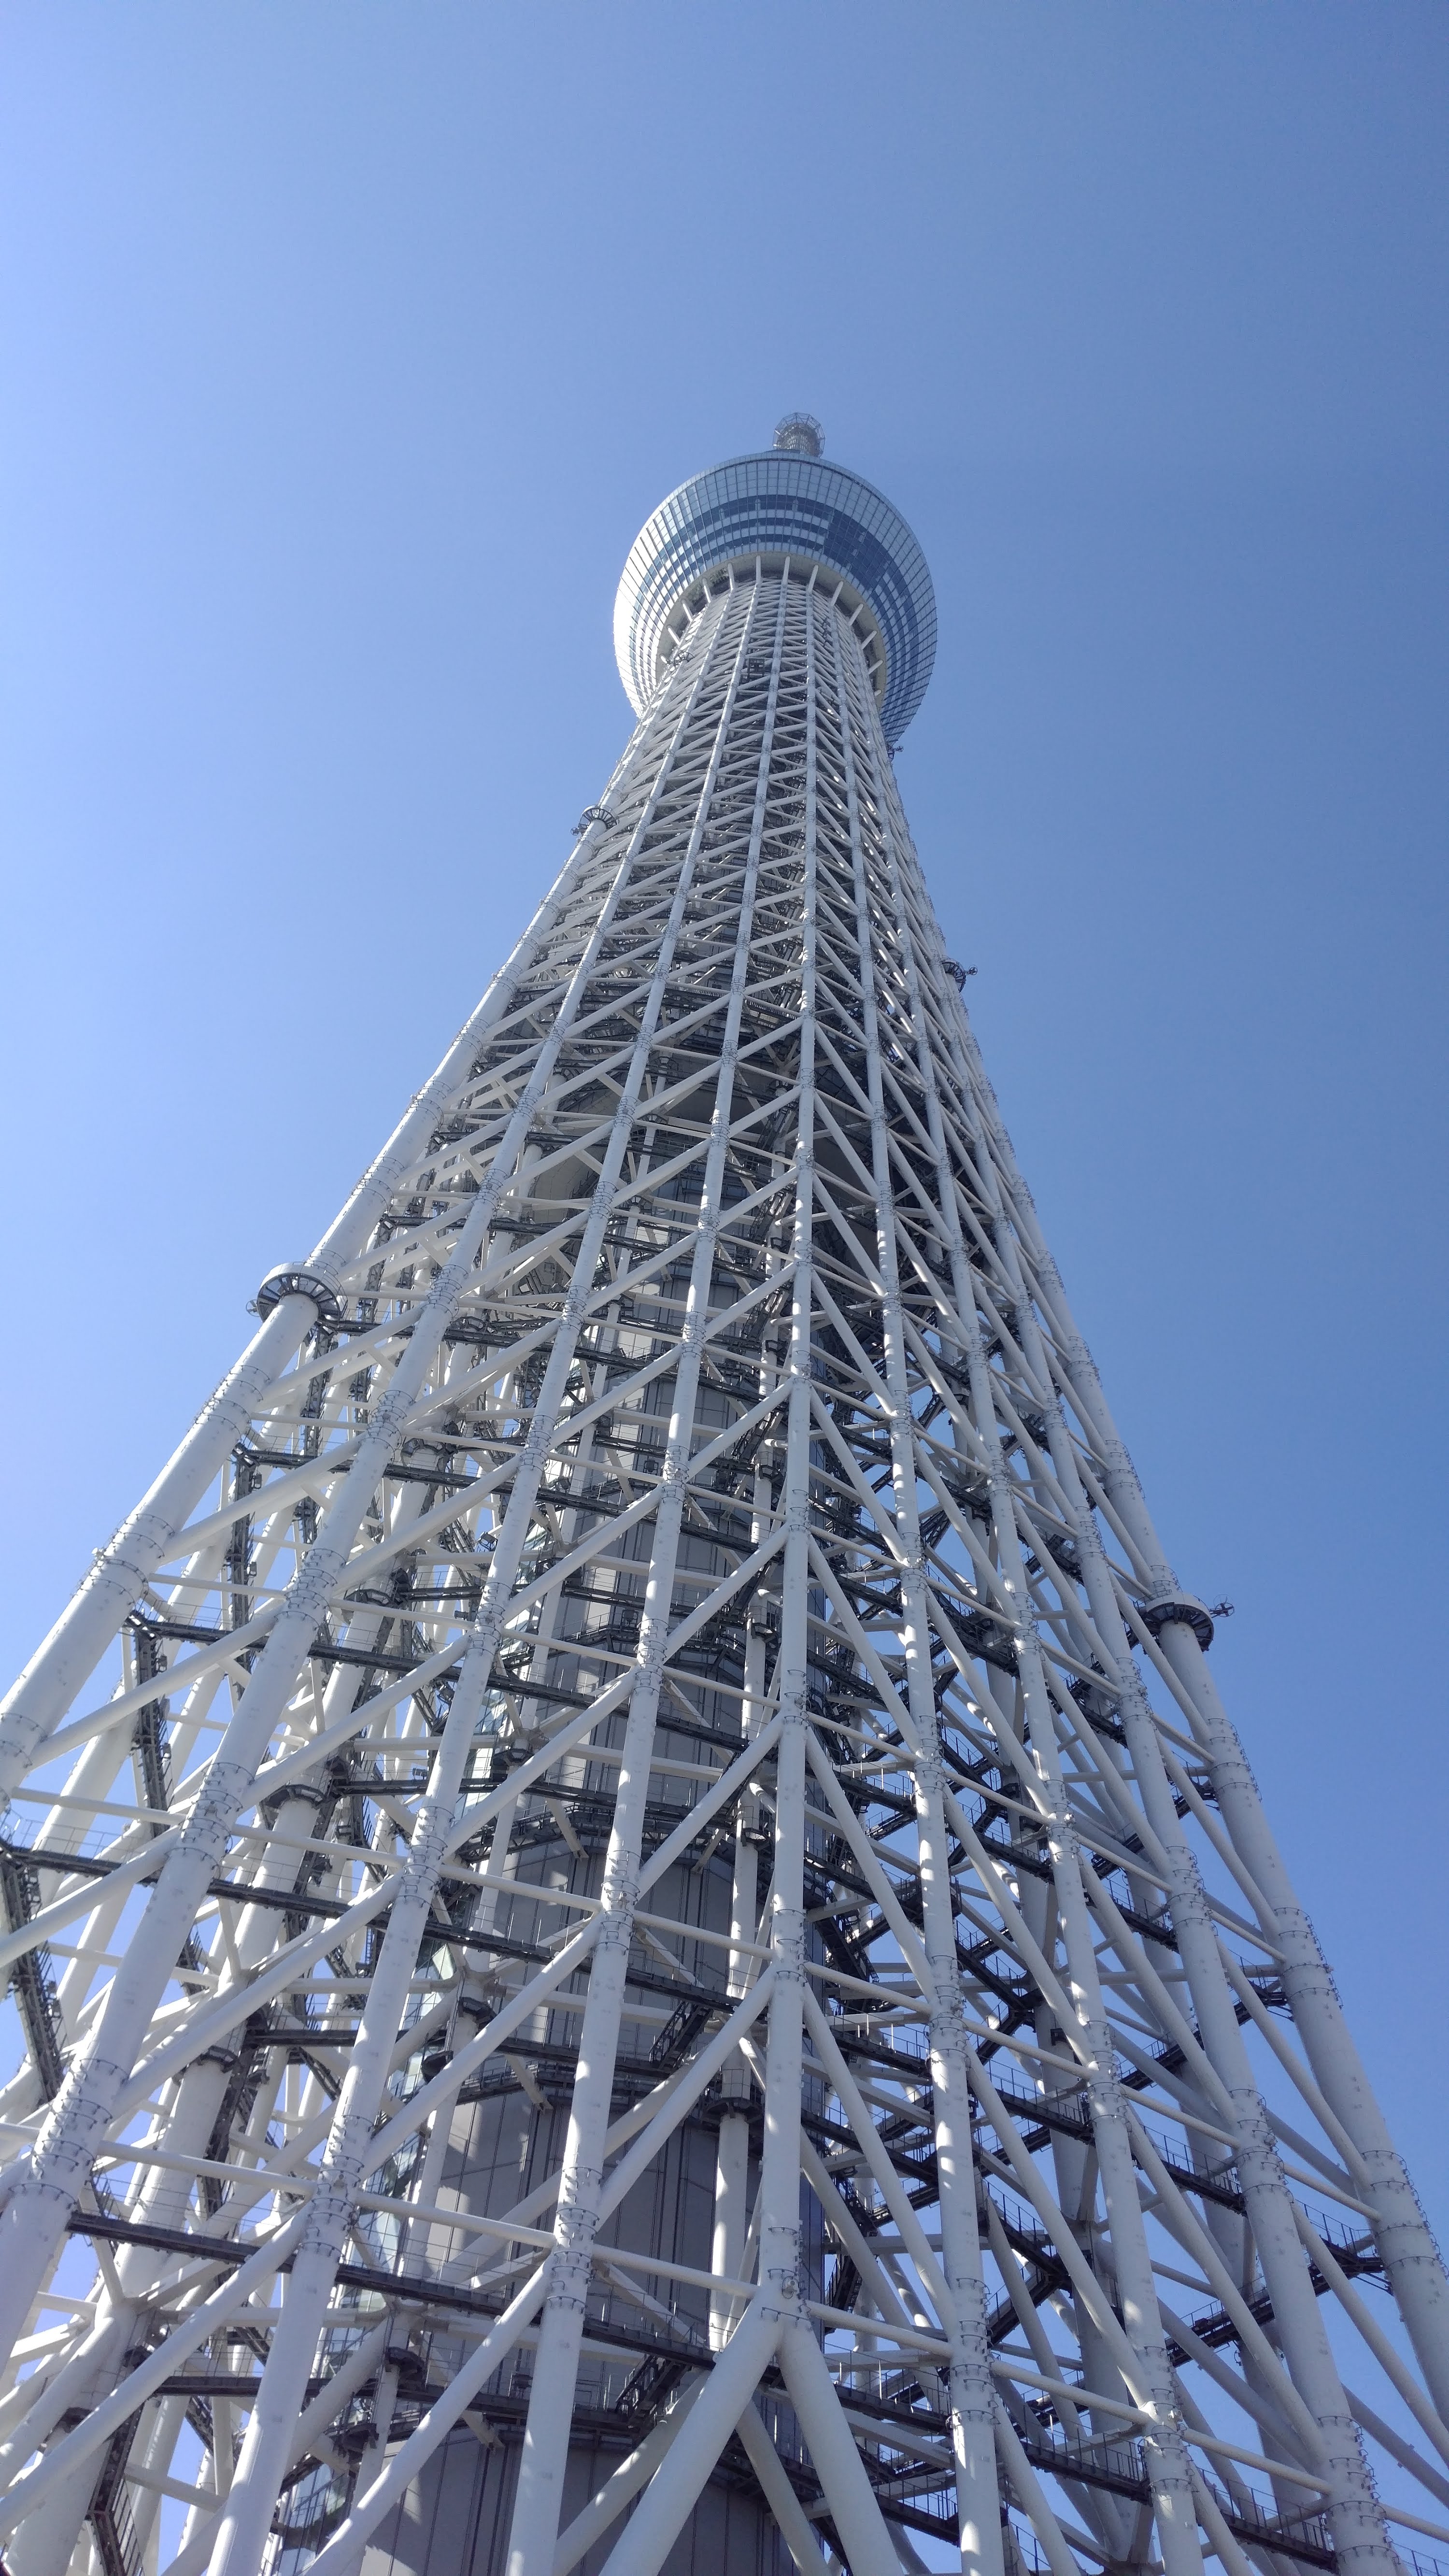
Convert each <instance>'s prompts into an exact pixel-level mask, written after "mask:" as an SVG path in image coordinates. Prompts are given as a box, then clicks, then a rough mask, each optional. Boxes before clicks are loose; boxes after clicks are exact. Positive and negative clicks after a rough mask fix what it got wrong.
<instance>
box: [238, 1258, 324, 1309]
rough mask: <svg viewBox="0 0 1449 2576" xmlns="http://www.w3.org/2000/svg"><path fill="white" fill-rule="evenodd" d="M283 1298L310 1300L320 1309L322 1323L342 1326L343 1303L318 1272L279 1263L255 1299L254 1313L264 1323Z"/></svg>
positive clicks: (267, 1277)
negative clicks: (304, 1298) (308, 1298)
mask: <svg viewBox="0 0 1449 2576" xmlns="http://www.w3.org/2000/svg"><path fill="white" fill-rule="evenodd" d="M284 1297H310V1298H311V1300H312V1303H313V1305H314V1306H315V1307H316V1309H317V1321H318V1323H319V1324H340V1323H341V1321H342V1300H341V1298H340V1297H339V1296H338V1294H337V1291H336V1289H335V1288H334V1287H333V1286H332V1284H331V1282H330V1280H326V1279H324V1278H322V1276H321V1275H320V1273H319V1272H317V1271H315V1270H304V1269H303V1268H301V1266H300V1265H299V1264H298V1263H296V1262H288V1261H279V1262H278V1264H277V1267H276V1269H275V1270H269V1271H268V1272H267V1275H266V1277H265V1279H264V1280H263V1281H262V1284H261V1286H260V1288H259V1289H258V1290H257V1293H256V1295H255V1297H254V1298H253V1300H252V1312H253V1313H254V1314H257V1315H260V1317H261V1319H262V1322H263V1323H265V1322H266V1320H267V1317H268V1316H269V1315H270V1313H271V1311H272V1308H273V1307H274V1306H279V1305H280V1304H281V1302H282V1299H283V1298H284Z"/></svg>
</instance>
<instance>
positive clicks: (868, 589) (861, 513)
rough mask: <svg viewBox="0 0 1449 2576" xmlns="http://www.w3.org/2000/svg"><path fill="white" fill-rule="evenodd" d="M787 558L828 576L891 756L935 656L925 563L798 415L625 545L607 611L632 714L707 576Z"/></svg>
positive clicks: (686, 489) (680, 496)
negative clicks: (835, 584) (770, 443)
mask: <svg viewBox="0 0 1449 2576" xmlns="http://www.w3.org/2000/svg"><path fill="white" fill-rule="evenodd" d="M787 557H788V558H789V560H790V561H791V562H792V563H797V564H801V565H804V564H818V565H819V566H820V568H821V570H822V571H824V572H827V573H832V574H835V575H836V576H837V577H838V578H839V580H840V582H841V584H842V588H841V594H840V604H841V606H842V608H843V609H844V610H845V613H846V615H847V616H848V617H850V618H852V619H853V621H854V623H855V625H856V627H857V629H858V631H859V632H860V634H861V636H862V639H863V642H864V645H865V655H866V662H867V666H868V668H869V670H870V675H871V680H872V684H873V686H874V689H875V694H876V702H877V704H878V705H879V708H880V713H881V723H882V725H883V726H884V729H885V736H886V740H887V742H888V743H890V744H891V745H892V747H894V745H895V744H896V743H898V742H899V740H900V738H901V736H902V734H903V733H904V732H905V729H906V727H907V725H908V724H909V723H910V721H911V718H912V716H913V715H914V714H915V712H916V709H917V707H918V706H919V705H920V703H921V700H922V698H923V697H924V696H925V694H926V686H927V683H928V681H929V680H930V677H931V667H932V664H933V662H934V661H935V658H936V595H935V592H934V590H933V588H932V586H931V576H930V573H929V571H928V570H927V567H926V558H925V556H924V555H923V554H922V552H921V549H920V547H919V545H918V544H917V542H916V539H915V538H914V536H913V535H912V533H911V531H910V529H909V528H908V527H907V525H906V522H905V520H904V519H903V518H902V517H901V514H900V512H899V510H897V509H895V508H894V507H893V506H892V504H891V503H890V502H889V501H888V500H887V499H886V498H885V495H884V493H882V492H877V490H876V489H875V486H874V484H872V483H867V482H866V481H865V479H864V477H863V476H861V475H859V474H852V473H851V472H850V470H849V468H848V467H846V466H843V465H832V464H828V463H827V462H826V461H825V459H824V457H823V456H822V455H821V453H820V433H819V429H818V426H817V424H816V423H815V422H813V421H810V420H807V419H806V418H805V417H804V416H803V415H798V414H797V415H795V416H793V417H792V418H791V419H790V420H788V421H782V422H781V424H780V428H779V430H778V431H777V432H776V444H775V445H774V447H772V448H766V449H764V450H763V451H762V452H761V453H760V454H758V455H754V456H736V457H732V458H731V459H730V461H729V462H728V463H727V464H724V465H714V466H711V467H710V468H709V470H708V471H707V472H706V473H703V474H695V475H692V476H691V477H690V479H689V481H688V482H687V483H681V484H680V486H679V488H678V490H677V491H675V492H671V493H670V495H669V498H668V500H667V501H661V502H660V504H659V507H658V509H657V510H656V511H655V512H654V513H653V515H652V517H650V518H649V519H646V521H645V523H644V525H643V527H642V528H641V529H640V531H639V534H638V536H637V537H636V538H635V540H634V543H633V545H632V547H631V548H630V550H629V559H628V562H627V563H626V564H625V566H624V572H623V577H622V579H621V581H620V583H619V592H618V597H617V599H616V600H615V603H614V652H615V655H616V657H617V660H618V664H619V676H620V678H621V679H622V681H623V683H624V687H625V689H626V691H627V692H628V696H629V700H630V703H631V705H632V706H633V708H634V710H635V712H636V714H642V713H643V711H644V708H645V707H646V706H647V704H648V702H649V700H650V698H651V697H652V696H653V694H654V691H655V689H656V688H657V687H658V685H659V681H660V679H661V678H662V676H663V673H664V671H665V669H666V668H667V666H668V664H669V662H670V661H671V660H672V658H673V656H674V654H675V652H676V651H677V649H678V646H679V643H680V641H681V639H682V637H683V636H684V635H685V634H686V633H687V632H688V629H689V625H690V622H691V619H692V618H693V617H694V616H695V615H697V614H698V612H699V610H700V609H701V608H702V607H703V606H704V602H705V598H706V595H707V588H708V584H709V581H710V578H711V576H712V575H716V574H719V573H723V572H726V571H728V570H730V569H731V568H732V567H735V568H738V569H739V570H741V571H743V570H746V569H749V570H753V567H754V564H755V561H756V559H757V558H762V559H763V561H764V563H765V565H766V566H767V567H768V568H769V569H771V570H778V569H779V567H780V565H781V564H782V563H783V562H784V561H785V559H786V558H787Z"/></svg>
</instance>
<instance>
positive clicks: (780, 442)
mask: <svg viewBox="0 0 1449 2576" xmlns="http://www.w3.org/2000/svg"><path fill="white" fill-rule="evenodd" d="M775 445H776V446H777V447H783V448H784V449H785V450H786V452H787V453H788V454H789V455H791V456H823V455H824V453H825V432H824V430H823V429H822V428H821V426H820V423H819V421H818V420H816V419H815V418H814V417H813V415H812V414H811V413H810V412H808V411H787V412H786V414H785V417H784V419H783V420H782V421H780V422H779V424H778V425H777V427H776V430H775Z"/></svg>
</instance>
